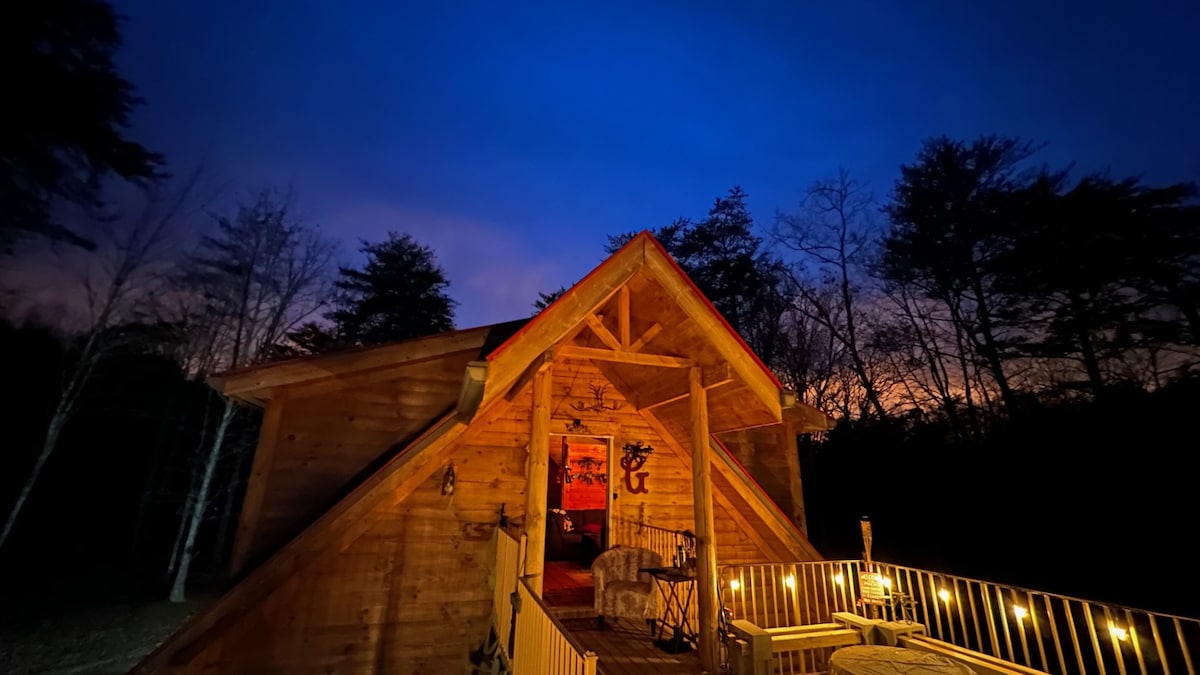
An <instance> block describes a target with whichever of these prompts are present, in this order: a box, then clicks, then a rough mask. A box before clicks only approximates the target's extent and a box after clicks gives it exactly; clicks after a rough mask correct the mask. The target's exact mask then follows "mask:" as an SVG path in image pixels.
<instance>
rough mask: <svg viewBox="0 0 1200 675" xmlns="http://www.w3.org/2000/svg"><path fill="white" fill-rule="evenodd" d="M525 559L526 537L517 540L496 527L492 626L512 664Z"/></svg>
mask: <svg viewBox="0 0 1200 675" xmlns="http://www.w3.org/2000/svg"><path fill="white" fill-rule="evenodd" d="M524 557H525V537H521V539H520V540H519V541H518V540H517V539H514V538H513V536H512V535H510V534H509V533H507V532H505V531H504V530H503V529H502V528H496V579H495V584H494V586H493V587H492V626H493V627H494V628H495V629H496V638H497V640H498V641H499V643H500V648H501V649H502V650H503V651H504V658H505V660H506V661H507V662H509V663H511V662H512V630H513V598H515V597H516V593H517V578H518V577H519V576H520V575H521V560H522V559H523V558H524Z"/></svg>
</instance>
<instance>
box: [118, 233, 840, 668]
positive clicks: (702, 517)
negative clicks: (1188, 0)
mask: <svg viewBox="0 0 1200 675" xmlns="http://www.w3.org/2000/svg"><path fill="white" fill-rule="evenodd" d="M213 385H214V386H215V387H217V388H218V389H219V390H220V391H222V392H223V393H224V394H225V395H227V396H231V397H234V398H236V399H239V400H241V401H243V402H245V403H247V404H250V405H255V406H261V407H262V408H264V411H265V412H264V418H263V424H262V431H261V436H260V439H259V443H258V448H257V452H256V455H255V459H254V464H253V469H252V474H251V476H250V481H249V485H248V487H247V491H246V496H245V500H244V505H243V508H242V512H241V518H240V523H239V527H238V532H237V539H236V544H235V548H234V555H233V570H232V572H233V579H235V580H236V583H234V585H232V587H231V588H230V590H229V591H228V592H227V593H226V594H225V595H224V596H223V597H221V598H220V599H218V600H217V601H215V602H214V604H213V605H212V606H211V607H209V608H207V609H206V610H205V611H203V612H202V613H201V614H199V615H198V616H197V617H195V618H194V619H193V620H192V621H191V622H189V623H188V624H187V625H185V626H184V627H183V628H181V629H180V630H179V631H178V632H177V633H176V634H174V635H173V636H172V637H170V638H169V639H168V640H167V641H166V642H164V643H163V644H162V645H161V646H160V647H159V648H158V649H157V650H156V651H155V652H154V653H152V654H151V655H150V656H149V657H147V658H146V659H145V660H144V661H143V662H142V663H141V664H140V665H139V666H138V667H137V668H136V669H135V671H134V672H137V673H151V672H156V673H157V672H197V673H199V672H228V673H285V672H286V673H383V672H387V673H459V672H470V671H471V668H472V666H471V661H472V659H471V656H472V654H473V653H474V654H476V655H478V653H479V651H480V650H481V649H483V648H484V646H485V645H486V644H487V643H488V640H489V634H490V633H491V632H492V630H493V620H492V619H493V609H494V607H493V604H494V592H493V588H494V587H495V584H496V580H495V576H496V572H495V566H496V543H495V541H496V538H495V535H496V531H497V528H499V527H501V524H502V523H505V524H507V525H508V526H510V527H512V528H515V529H516V530H517V531H519V532H521V533H523V534H524V539H525V542H526V543H525V547H526V548H525V549H524V567H523V577H524V579H525V580H526V581H527V582H528V587H529V588H530V589H532V592H533V593H534V594H535V595H536V594H541V593H542V592H543V590H544V589H548V588H549V585H551V584H552V580H546V578H545V576H546V575H545V569H546V567H545V565H546V560H547V558H549V559H550V561H551V563H558V562H561V563H563V564H575V565H578V566H580V568H581V569H583V570H586V557H583V558H577V557H576V556H575V554H574V553H571V552H569V551H568V552H564V551H563V550H561V546H562V545H561V544H560V543H555V542H553V541H551V542H548V537H547V531H548V526H547V522H548V521H547V516H548V514H550V515H552V516H554V517H561V516H563V515H565V516H567V517H570V518H571V519H572V520H573V521H575V523H576V524H577V530H576V531H577V532H579V533H580V534H581V535H583V536H585V537H586V538H587V540H588V542H589V543H590V544H591V545H592V546H594V547H595V548H596V549H597V550H598V549H604V548H608V547H612V546H620V545H632V544H635V543H636V542H635V541H634V540H633V539H632V537H634V536H635V535H634V534H632V533H634V532H637V531H643V528H655V529H656V530H657V531H676V532H678V531H683V530H688V531H690V532H692V533H695V535H696V547H695V553H696V555H695V557H696V574H697V577H698V583H697V587H696V597H697V603H698V608H699V612H698V617H699V618H698V623H699V636H698V637H699V643H700V647H701V649H700V651H701V652H702V653H701V655H700V660H701V661H702V662H703V663H704V664H705V666H706V667H708V668H712V667H713V665H714V664H713V661H712V659H713V658H715V657H714V656H712V653H713V652H708V654H707V655H706V654H705V653H704V652H706V650H715V648H716V647H715V636H716V626H715V621H716V607H715V605H714V602H715V600H714V597H715V593H716V585H717V581H716V578H715V575H716V569H717V565H719V564H720V565H725V564H745V563H758V562H762V563H768V562H784V561H788V562H796V561H806V560H817V559H819V556H818V554H817V552H816V551H815V550H814V549H813V547H812V546H811V545H810V544H809V542H808V541H807V539H806V538H805V536H804V534H803V527H804V510H803V499H802V493H801V484H800V472H799V466H798V457H797V452H796V446H795V443H796V435H797V434H800V433H806V432H810V431H814V430H824V429H826V428H827V426H828V424H829V420H828V418H827V417H826V416H825V415H824V414H823V413H820V412H819V411H817V410H815V409H812V408H809V407H807V406H804V405H803V404H799V403H797V402H796V399H795V396H794V395H793V394H791V393H790V392H788V391H787V390H785V389H784V388H783V387H782V386H781V385H780V382H779V381H778V380H777V379H776V378H775V377H774V376H773V375H772V373H771V372H770V370H768V369H767V368H766V366H764V365H763V363H762V362H761V361H760V360H759V359H758V358H757V357H756V356H755V355H754V354H753V353H752V352H751V350H750V349H749V348H748V347H747V346H746V344H745V343H744V342H743V341H742V340H741V339H740V338H739V336H738V335H737V334H736V332H734V331H733V330H732V329H731V328H730V326H729V325H728V324H727V323H726V322H725V321H724V320H723V319H722V317H721V316H720V315H719V314H718V312H717V311H716V310H715V309H714V307H713V306H712V305H711V304H710V303H709V302H708V301H707V300H706V299H705V298H704V297H703V295H702V294H701V293H700V291H699V290H698V289H697V288H696V286H695V285H694V284H693V283H692V282H691V281H690V280H689V279H688V278H687V276H686V274H685V273H684V272H683V271H682V270H681V269H680V267H679V266H678V265H677V264H676V263H675V262H674V261H673V260H672V259H671V257H670V256H669V255H668V254H667V253H666V251H665V250H664V249H663V248H662V247H661V245H660V244H659V243H658V242H657V241H655V240H654V238H653V237H652V236H651V235H650V234H649V233H642V234H640V235H638V236H637V237H635V238H634V239H633V240H632V241H630V242H629V243H628V244H627V245H626V246H624V247H623V248H621V249H620V250H619V251H617V252H616V253H614V254H613V255H612V256H611V257H610V258H609V259H608V260H606V261H605V262H603V263H602V264H601V265H600V266H599V267H597V268H596V269H595V270H593V271H592V272H591V273H590V274H588V275H587V276H586V277H585V278H584V279H583V280H582V281H580V282H579V283H578V284H576V285H575V286H574V287H573V288H571V289H570V290H569V291H568V292H567V293H566V294H565V295H563V296H562V297H561V298H560V299H559V300H558V301H557V302H555V303H554V304H553V305H552V306H550V307H549V308H547V309H546V310H545V311H543V312H542V313H540V314H539V315H537V316H536V317H534V318H533V319H531V320H527V321H518V322H513V323H506V324H498V325H493V326H485V327H482V328H475V329H468V330H459V331H453V332H449V333H445V334H441V335H435V336H432V337H427V338H421V339H416V340H410V341H406V342H402V343H398V344H389V345H384V346H378V347H372V348H366V349H360V350H356V351H350V352H346V353H337V354H329V355H321V356H316V357H310V358H303V359H296V360H292V361H286V362H281V363H272V364H265V365H261V366H255V367H252V368H246V369H242V370H238V371H234V372H229V373H226V374H224V375H223V376H221V377H219V378H215V379H214V380H213ZM646 448H652V451H651V452H649V453H646V452H645V449H646ZM639 455H640V457H639ZM639 459H644V463H639V461H638V460H639ZM622 460H624V461H622ZM568 477H569V478H570V480H566V478H568ZM552 526H553V525H552ZM550 532H551V534H552V535H554V534H557V531H555V530H550ZM552 538H553V537H551V539H552ZM574 543H576V544H578V543H579V542H578V541H576V542H574ZM555 547H559V548H560V550H552V549H554V548H555ZM592 553H593V554H594V553H595V551H593V552H592ZM585 554H586V551H585V552H582V553H580V556H584V555H585ZM556 558H557V559H559V560H555V559H556ZM476 660H478V659H476Z"/></svg>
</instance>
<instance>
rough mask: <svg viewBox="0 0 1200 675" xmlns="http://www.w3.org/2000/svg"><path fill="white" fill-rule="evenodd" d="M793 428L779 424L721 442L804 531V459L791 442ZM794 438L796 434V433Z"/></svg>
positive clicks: (729, 435)
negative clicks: (796, 453) (801, 490)
mask: <svg viewBox="0 0 1200 675" xmlns="http://www.w3.org/2000/svg"><path fill="white" fill-rule="evenodd" d="M789 429H790V425H788V424H786V423H785V424H777V425H773V426H769V427H760V428H757V429H747V430H745V431H734V432H728V433H724V434H720V435H719V436H718V438H720V440H721V442H722V443H723V444H724V445H725V447H726V448H728V449H729V454H731V455H733V457H734V459H736V460H737V461H738V462H739V463H740V464H741V465H742V466H743V467H745V468H746V471H747V472H748V473H749V474H750V476H751V477H753V478H754V480H755V482H757V483H758V484H759V486H761V487H762V489H763V492H765V493H767V496H768V497H770V498H771V500H772V501H774V502H775V503H776V504H778V505H779V508H781V509H782V510H783V512H784V513H785V514H787V515H788V516H790V517H791V518H792V521H793V522H795V523H796V525H797V526H798V527H800V528H801V529H802V530H803V529H804V523H803V518H804V500H803V495H802V494H801V493H800V461H799V460H800V458H799V457H798V456H797V457H794V458H793V457H789V456H788V453H789V452H791V453H795V452H797V450H796V444H795V441H794V440H792V441H791V442H789V439H788V433H789ZM793 436H794V433H793Z"/></svg>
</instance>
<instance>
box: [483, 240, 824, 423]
mask: <svg viewBox="0 0 1200 675" xmlns="http://www.w3.org/2000/svg"><path fill="white" fill-rule="evenodd" d="M545 358H555V359H562V358H566V359H590V360H594V361H595V362H596V364H597V366H599V367H600V368H601V370H602V371H603V372H604V374H605V376H606V377H607V378H608V379H609V380H610V381H611V382H613V383H614V385H615V386H617V387H618V388H619V389H621V390H622V393H624V394H625V396H626V397H627V398H629V399H630V400H631V401H632V402H633V403H634V404H635V406H636V407H637V408H638V409H639V410H653V411H654V414H655V416H656V417H657V418H658V419H659V420H660V421H661V422H662V423H663V424H664V425H665V426H666V427H667V428H668V429H669V430H671V431H672V432H675V433H677V434H679V435H680V436H681V437H683V436H686V434H687V428H688V427H687V425H688V420H689V413H688V402H687V392H688V380H687V378H688V374H687V370H688V368H687V367H688V366H695V367H699V368H701V370H702V372H703V380H704V385H705V387H706V388H708V389H709V408H710V411H709V427H710V429H711V430H712V431H713V432H714V433H719V432H722V431H731V430H736V429H746V428H751V427H756V426H764V425H769V424H777V423H779V422H780V421H782V419H783V411H784V409H785V408H798V409H799V410H801V411H802V412H801V413H800V415H799V417H800V418H801V419H803V420H805V421H806V422H805V424H804V428H801V429H799V430H800V431H817V430H824V429H825V428H827V427H828V418H827V417H826V416H825V415H824V414H823V413H820V412H819V411H816V410H815V409H813V408H811V407H808V406H804V405H803V404H797V403H796V399H795V396H794V394H792V393H791V392H789V391H787V390H785V389H784V388H783V387H782V385H781V384H780V382H779V380H778V379H777V378H776V377H775V375H774V374H773V373H772V372H771V371H770V369H769V368H767V366H766V365H765V364H763V362H762V361H761V360H760V359H759V358H758V356H757V355H756V354H754V352H753V351H752V350H751V349H750V348H749V347H748V346H747V345H746V343H745V341H743V340H742V338H741V337H740V336H739V335H738V334H737V332H736V331H735V330H734V329H733V328H732V327H731V326H730V325H729V323H728V322H727V321H726V320H725V319H724V317H722V316H721V314H720V312H718V311H717V309H716V308H715V307H713V305H712V303H711V302H709V301H708V299H707V298H705V297H704V295H703V293H701V292H700V290H699V289H698V288H697V287H696V285H695V284H694V283H693V282H692V281H691V279H690V278H688V276H687V274H686V273H685V272H684V271H683V270H682V269H681V268H680V267H679V265H678V263H676V262H675V260H674V259H673V258H671V256H670V255H669V254H668V253H667V251H666V250H665V249H664V248H663V247H662V245H661V244H660V243H659V242H658V241H657V240H656V239H655V238H654V237H653V236H652V235H651V234H650V233H649V232H642V233H640V234H638V235H637V236H635V237H634V238H633V239H632V240H630V241H629V242H628V243H627V244H626V245H625V246H623V247H621V248H620V249H619V250H618V251H617V252H616V253H614V254H613V255H612V256H611V257H610V258H608V259H607V260H606V261H604V263H602V264H601V265H600V266H599V267H597V268H596V269H595V270H593V271H592V272H591V273H590V274H588V275H587V276H586V277H584V278H583V279H582V280H581V281H580V282H579V283H577V284H575V285H574V286H573V287H571V288H570V289H569V290H568V291H567V292H566V293H564V294H563V295H562V297H560V298H559V299H558V300H557V301H556V302H554V303H553V304H552V305H550V307H548V308H546V309H545V310H544V311H543V312H542V313H541V314H539V315H538V316H537V317H535V318H534V320H533V321H530V322H529V323H528V324H526V325H525V326H524V327H522V328H521V329H520V330H519V331H517V332H516V333H515V334H514V335H513V336H512V337H510V338H509V339H508V340H507V341H505V342H504V343H503V344H501V345H500V346H499V347H497V348H496V349H495V350H494V351H493V352H491V353H490V354H489V355H488V357H487V361H488V372H487V384H486V387H485V389H484V394H483V402H484V403H485V404H486V403H487V402H489V401H491V400H493V399H494V398H496V397H498V396H509V397H512V396H513V395H514V394H515V392H516V390H519V389H520V388H521V387H523V386H525V385H526V384H527V382H528V378H529V374H530V373H531V372H532V368H536V367H537V365H536V364H537V363H540V362H541V361H542V360H544V359H545ZM531 364H534V365H533V366H532V367H531ZM647 366H651V367H647ZM654 366H661V367H654ZM789 417H790V418H795V417H796V415H795V414H792V415H789Z"/></svg>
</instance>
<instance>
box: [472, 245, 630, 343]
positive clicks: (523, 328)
mask: <svg viewBox="0 0 1200 675" xmlns="http://www.w3.org/2000/svg"><path fill="white" fill-rule="evenodd" d="M643 236H645V237H649V238H650V240H651V241H653V240H654V236H653V235H651V234H650V231H649V230H642V231H641V232H638V233H637V234H636V235H635V236H634V237H633V239H630V240H629V241H627V242H625V245H624V246H622V247H621V248H619V249H617V250H616V251H614V252H613V254H612V255H610V256H608V258H606V259H605V260H604V262H602V263H600V264H599V265H597V266H596V267H594V268H592V271H591V272H588V273H587V275H586V276H584V277H583V278H582V279H580V280H579V281H577V282H575V284H574V285H572V286H571V287H570V288H568V289H567V291H566V292H565V293H563V294H562V295H560V296H558V299H556V300H555V301H554V302H552V303H550V306H549V307H547V308H546V309H543V310H542V311H541V312H538V315H537V316H535V317H533V320H532V321H530V322H529V323H527V324H525V325H524V326H521V329H520V330H518V331H517V332H515V333H513V334H512V335H510V336H509V337H508V339H507V340H505V341H504V342H501V343H500V346H498V347H496V348H495V349H493V350H492V352H491V353H490V354H488V355H487V360H488V361H491V360H492V357H494V356H496V355H498V354H499V353H500V352H502V351H504V350H505V349H507V348H508V346H509V345H511V344H512V343H514V342H516V341H517V340H519V339H521V336H523V335H525V333H527V332H529V331H530V330H532V329H533V327H534V326H536V325H537V324H538V322H539V321H541V320H542V317H543V316H544V315H545V314H546V313H548V312H549V311H550V310H551V309H553V308H554V306H555V305H557V304H558V303H560V302H562V300H563V298H565V297H567V296H568V295H571V294H572V293H573V292H575V289H576V288H579V287H580V286H581V285H582V284H583V283H584V282H585V281H587V280H588V279H591V278H592V277H594V276H596V275H597V274H599V273H600V270H602V269H604V268H605V267H607V266H608V265H609V264H610V263H611V262H612V260H613V259H614V258H616V257H617V256H618V255H620V254H621V252H622V251H624V250H625V249H627V248H630V247H631V246H633V245H634V244H635V243H637V242H638V241H639V240H640V239H642V237H643Z"/></svg>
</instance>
